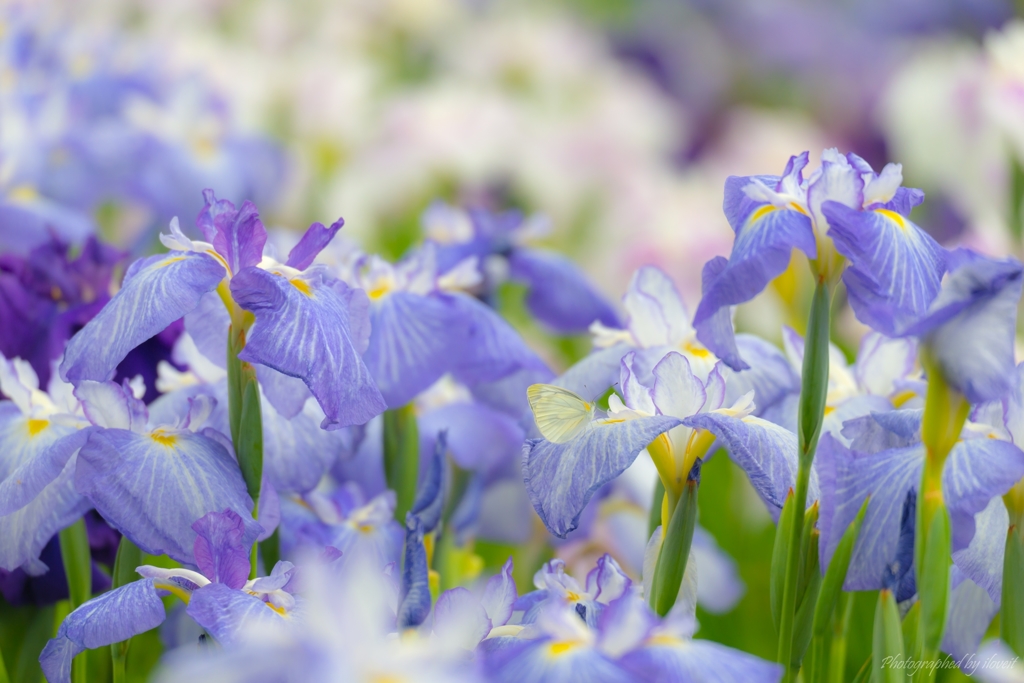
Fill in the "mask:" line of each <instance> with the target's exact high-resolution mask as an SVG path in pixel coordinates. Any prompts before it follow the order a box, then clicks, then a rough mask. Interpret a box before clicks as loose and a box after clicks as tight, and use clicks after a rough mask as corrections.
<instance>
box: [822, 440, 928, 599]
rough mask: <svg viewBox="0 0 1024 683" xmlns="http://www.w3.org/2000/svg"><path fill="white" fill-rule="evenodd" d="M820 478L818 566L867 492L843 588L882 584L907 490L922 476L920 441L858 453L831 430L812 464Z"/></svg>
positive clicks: (829, 554)
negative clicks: (817, 468)
mask: <svg viewBox="0 0 1024 683" xmlns="http://www.w3.org/2000/svg"><path fill="white" fill-rule="evenodd" d="M819 460H820V461H821V464H820V465H819V472H820V473H821V479H822V490H823V492H824V494H823V495H822V498H821V512H820V514H819V517H818V528H819V529H821V543H820V545H819V554H820V556H821V565H822V566H823V567H825V566H828V563H829V561H830V560H831V559H832V554H833V553H834V552H835V549H836V546H837V545H838V544H839V540H840V539H841V538H842V535H843V533H844V532H845V531H846V529H847V527H848V526H849V525H850V523H851V522H852V521H853V519H854V518H855V517H856V516H857V512H858V511H859V510H860V507H861V505H862V504H863V503H864V499H865V498H867V497H868V496H870V497H871V502H870V503H868V509H867V512H866V513H865V515H864V522H863V523H862V526H861V530H860V535H859V536H858V537H857V544H856V545H855V546H854V549H853V556H852V558H851V560H850V568H849V571H848V572H847V575H846V583H845V584H844V587H845V589H846V590H875V589H878V588H881V587H882V578H883V574H884V572H885V568H886V566H887V565H888V564H889V563H890V562H892V560H893V558H894V557H896V550H897V546H898V544H899V535H900V519H901V516H902V511H903V504H904V501H905V500H906V498H907V492H908V491H910V490H911V489H916V487H917V484H918V482H919V481H920V479H921V468H922V466H923V462H924V450H923V447H922V446H921V445H919V444H918V445H914V446H908V447H906V448H897V449H893V450H888V451H882V452H881V453H871V454H868V453H858V452H856V451H851V450H850V449H848V448H846V447H845V446H843V445H842V444H841V443H839V442H838V441H837V440H836V439H834V438H832V436H831V435H829V434H825V435H823V436H822V438H821V441H820V442H819V444H818V452H817V456H816V457H815V463H818V462H819Z"/></svg>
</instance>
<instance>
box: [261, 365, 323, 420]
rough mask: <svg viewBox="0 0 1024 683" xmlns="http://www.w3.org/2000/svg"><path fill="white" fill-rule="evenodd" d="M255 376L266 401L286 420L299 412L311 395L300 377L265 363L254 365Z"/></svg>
mask: <svg viewBox="0 0 1024 683" xmlns="http://www.w3.org/2000/svg"><path fill="white" fill-rule="evenodd" d="M256 377H257V379H259V382H260V389H262V390H263V394H264V395H265V396H266V397H267V401H269V402H270V405H272V406H273V407H274V410H275V411H277V413H278V414H279V415H280V416H281V417H283V418H285V419H286V420H290V419H292V418H294V417H295V416H296V415H298V414H299V413H301V412H302V409H303V407H304V406H305V405H306V400H307V399H309V397H310V395H311V394H310V393H309V387H307V386H306V383H305V382H303V381H302V380H301V379H299V378H298V377H291V376H289V375H286V374H284V373H281V372H278V371H277V370H274V369H272V368H269V367H267V366H266V365H257V366H256Z"/></svg>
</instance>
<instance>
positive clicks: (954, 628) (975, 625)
mask: <svg viewBox="0 0 1024 683" xmlns="http://www.w3.org/2000/svg"><path fill="white" fill-rule="evenodd" d="M950 569H951V571H952V573H953V580H952V584H953V585H952V590H951V591H950V594H949V615H948V616H947V617H946V630H945V632H944V633H943V635H942V651H943V652H945V653H947V654H949V655H952V656H953V659H955V660H956V661H957V662H965V663H968V666H970V661H971V658H973V657H974V655H975V653H976V652H977V651H978V645H980V644H981V639H982V638H983V637H984V636H985V632H986V631H988V627H989V625H990V624H991V623H992V618H993V617H994V616H995V615H996V612H998V611H999V606H998V604H997V603H994V602H992V598H990V597H989V595H988V593H986V592H985V589H984V588H981V587H980V586H978V584H976V583H974V582H973V581H971V580H970V579H968V578H962V577H959V576H957V574H959V571H960V570H959V569H958V568H957V567H955V566H954V567H951V568H950ZM967 671H971V669H967Z"/></svg>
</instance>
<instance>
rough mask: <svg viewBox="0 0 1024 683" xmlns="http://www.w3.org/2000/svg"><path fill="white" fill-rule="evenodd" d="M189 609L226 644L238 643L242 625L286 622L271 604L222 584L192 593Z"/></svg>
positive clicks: (202, 624) (189, 611)
mask: <svg viewBox="0 0 1024 683" xmlns="http://www.w3.org/2000/svg"><path fill="white" fill-rule="evenodd" d="M186 611H187V612H188V615H189V616H190V617H192V618H193V619H195V621H196V623H197V624H199V625H200V626H202V627H203V628H204V629H206V630H207V631H209V633H210V635H211V636H213V637H214V638H215V639H216V640H217V642H218V643H221V644H222V645H225V646H230V645H233V644H235V643H238V642H239V636H240V635H241V632H242V630H243V628H245V629H248V628H253V627H258V626H259V625H260V624H261V623H263V624H269V625H280V624H282V623H283V620H282V618H281V615H279V614H278V613H277V611H276V610H275V609H274V608H272V607H271V606H270V604H269V603H266V602H263V601H262V600H260V599H259V598H257V597H256V596H254V595H249V593H247V592H245V591H241V590H235V589H233V588H229V587H228V586H226V585H224V584H222V583H211V584H209V585H206V586H203V587H202V588H200V589H199V590H197V591H196V592H195V593H193V594H192V598H191V600H189V602H188V608H187V609H186Z"/></svg>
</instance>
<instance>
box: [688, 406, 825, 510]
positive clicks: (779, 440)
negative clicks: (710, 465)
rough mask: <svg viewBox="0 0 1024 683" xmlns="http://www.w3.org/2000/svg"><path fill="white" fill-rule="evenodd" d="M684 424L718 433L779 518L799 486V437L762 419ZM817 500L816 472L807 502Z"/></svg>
mask: <svg viewBox="0 0 1024 683" xmlns="http://www.w3.org/2000/svg"><path fill="white" fill-rule="evenodd" d="M683 424H685V425H687V426H688V427H696V428H698V429H706V430H708V431H709V432H711V433H712V434H714V435H715V436H716V437H717V438H718V439H719V441H720V443H721V444H722V446H724V447H725V450H726V452H727V453H728V454H729V457H730V458H731V459H732V461H733V462H735V463H736V464H737V465H739V466H740V468H742V469H743V471H744V472H746V473H747V477H748V478H749V479H750V483H751V484H753V486H754V489H755V490H756V491H757V493H758V495H760V496H761V498H762V500H764V502H765V504H766V505H767V506H768V509H769V512H771V513H772V516H773V517H777V516H778V514H779V512H781V511H782V505H783V503H785V501H786V494H787V493H788V491H789V489H790V488H793V487H794V486H795V485H796V472H797V439H796V434H794V433H793V432H790V431H788V430H786V429H783V428H782V427H779V426H778V425H776V424H772V423H771V422H768V421H766V420H762V419H761V418H757V417H752V416H748V417H744V418H737V417H732V416H729V415H724V414H722V413H701V414H698V415H694V416H693V417H690V418H687V419H686V420H684V421H683ZM817 498H818V475H817V472H816V471H815V470H812V471H811V479H810V484H809V486H808V491H807V500H808V501H814V500H817Z"/></svg>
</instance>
